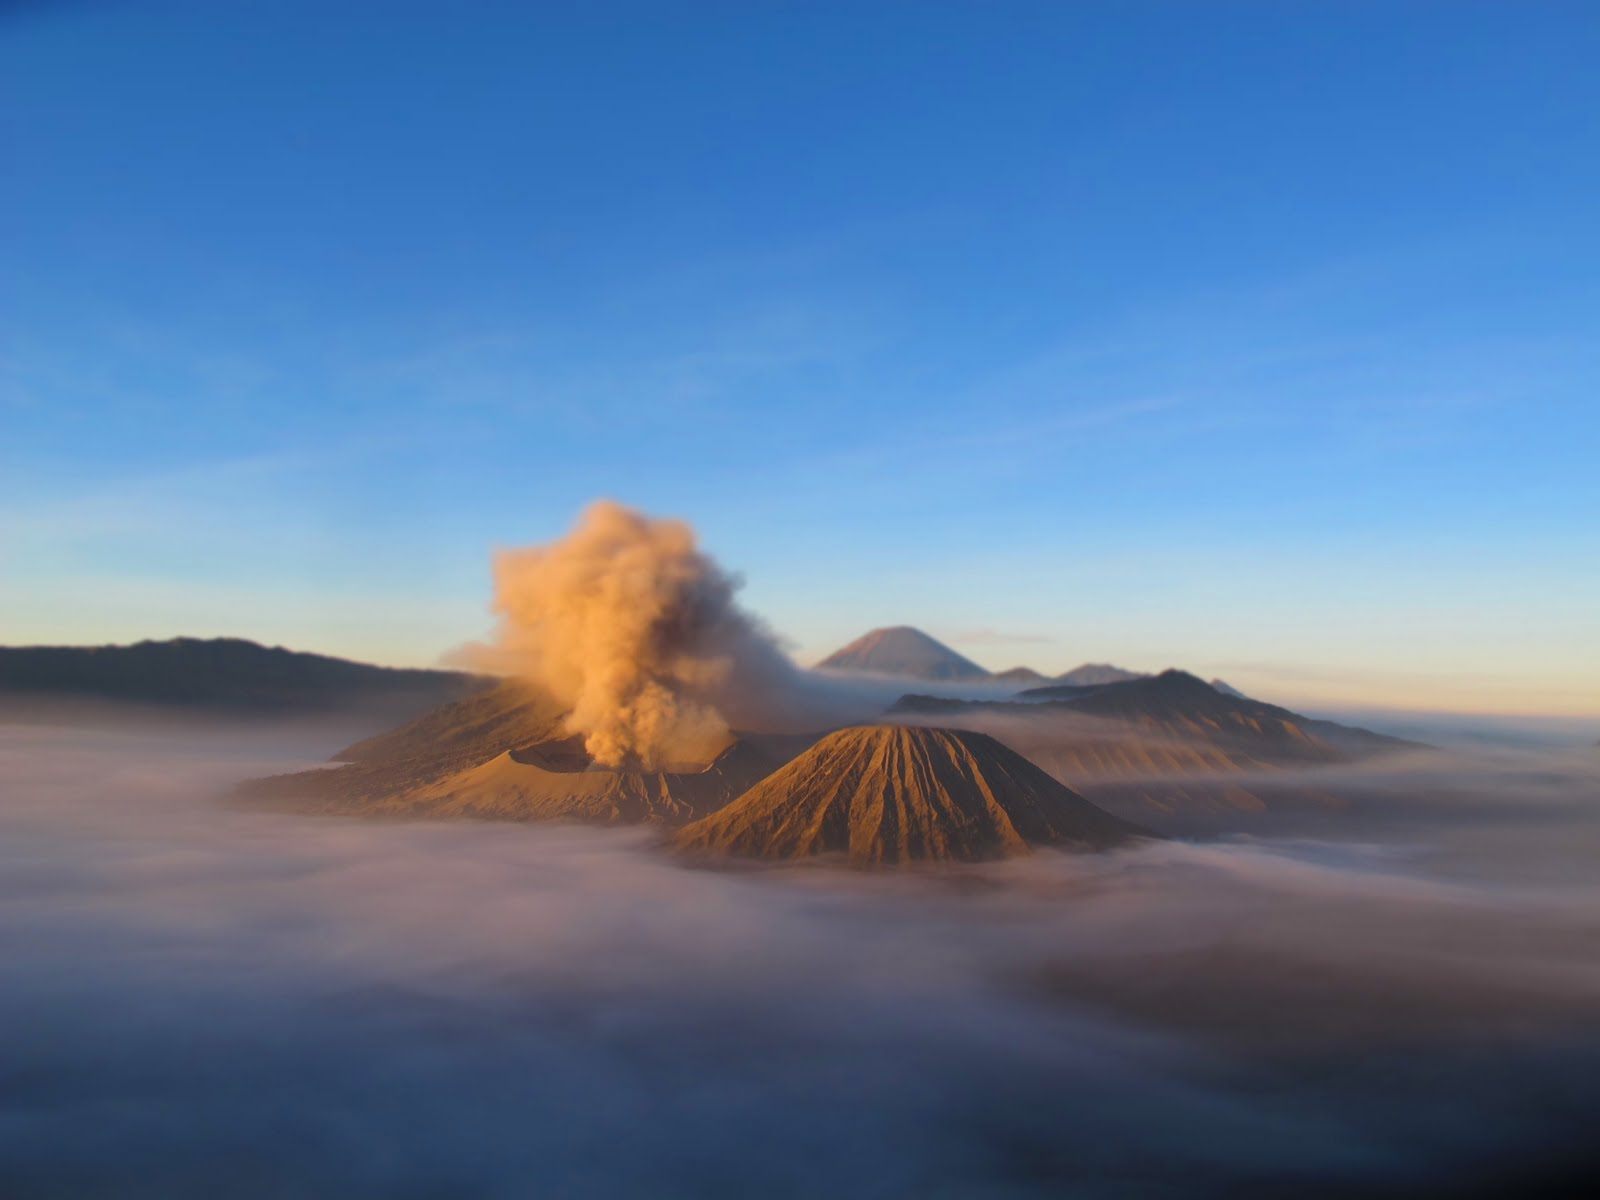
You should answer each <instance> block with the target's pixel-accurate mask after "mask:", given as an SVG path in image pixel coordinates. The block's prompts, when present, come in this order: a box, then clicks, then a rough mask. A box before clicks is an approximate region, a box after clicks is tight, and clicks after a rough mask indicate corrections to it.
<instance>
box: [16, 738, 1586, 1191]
mask: <svg viewBox="0 0 1600 1200" xmlns="http://www.w3.org/2000/svg"><path fill="white" fill-rule="evenodd" d="M343 732H344V731H326V730H324V731H317V732H312V731H302V733H300V734H297V735H295V736H294V737H292V738H291V737H289V736H288V735H287V734H285V733H284V732H283V731H277V732H275V733H273V734H272V735H270V736H254V735H250V734H247V733H245V732H242V731H229V732H220V731H216V730H212V731H209V732H207V733H205V734H203V735H188V736H184V735H180V734H178V733H176V732H173V731H170V730H163V731H159V732H151V731H144V732H141V733H138V734H116V733H110V732H105V731H94V732H89V731H82V730H77V731H67V730H61V729H52V728H47V727H42V726H33V727H27V728H22V727H0V896H3V903H0V962H3V963H4V984H3V985H0V1064H3V1066H0V1079H3V1084H0V1194H3V1195H5V1196H7V1197H19V1198H20V1197H32V1196H72V1197H83V1196H108V1197H109V1196H115V1197H118V1198H122V1197H146V1196H147V1197H162V1198H170V1197H188V1196H197V1197H198V1196H205V1197H212V1196H221V1195H226V1196H228V1197H230V1198H233V1197H237V1198H252V1197H285V1196H295V1197H298V1196H340V1197H361V1196H385V1197H388V1196H400V1197H442V1196H452V1197H455V1196H471V1197H507V1198H511V1197H525V1196H530V1195H538V1196H585V1197H590V1196H607V1195H619V1194H622V1195H647V1196H664V1195H693V1196H729V1197H743V1196H751V1195H760V1196H817V1195H832V1196H872V1197H891V1196H916V1197H938V1196H949V1197H971V1196H1032V1195H1061V1194H1071V1195H1073V1196H1139V1197H1146V1196H1190V1195H1222V1194H1227V1195H1260V1196H1279V1195H1299V1196H1304V1195H1328V1196H1349V1195H1360V1194H1381V1195H1396V1196H1399V1195H1408V1196H1409V1195H1417V1194H1428V1193H1430V1192H1433V1191H1437V1192H1439V1193H1441V1194H1459V1195H1491V1194H1506V1195H1525V1196H1526V1195H1551V1194H1561V1191H1560V1189H1561V1188H1562V1187H1571V1188H1573V1189H1577V1188H1578V1187H1580V1186H1581V1185H1582V1184H1583V1183H1584V1182H1585V1181H1586V1180H1587V1181H1588V1182H1591V1183H1592V1182H1593V1181H1594V1179H1595V1176H1594V1167H1595V1162H1594V1159H1593V1157H1592V1155H1593V1154H1594V1152H1593V1151H1592V1149H1591V1148H1590V1147H1591V1146H1592V1142H1593V1138H1592V1115H1593V1112H1594V1111H1595V1107H1596V1104H1597V1103H1600V879H1597V876H1600V872H1596V871H1594V870H1593V863H1594V862H1595V861H1596V858H1597V852H1600V819H1597V806H1596V800H1595V788H1594V783H1595V778H1596V770H1595V765H1594V764H1592V763H1590V762H1589V761H1588V760H1587V759H1582V758H1574V759H1571V760H1562V761H1561V762H1559V763H1558V762H1556V761H1555V760H1550V761H1549V763H1545V760H1535V759H1520V758H1519V759H1512V758H1509V757H1507V758H1503V759H1499V760H1493V762H1494V763H1496V764H1498V765H1494V766H1493V767H1492V769H1490V768H1480V769H1479V771H1478V775H1477V778H1475V779H1473V780H1472V782H1471V786H1470V789H1468V788H1467V785H1466V784H1465V783H1463V785H1462V786H1463V789H1464V790H1470V793H1471V796H1472V797H1473V798H1474V803H1473V804H1472V805H1471V806H1470V807H1471V808H1472V810H1473V811H1472V819H1471V820H1462V819H1458V814H1457V811H1456V806H1455V805H1454V803H1452V802H1450V801H1449V800H1448V798H1441V796H1440V795H1439V793H1438V792H1437V790H1435V792H1434V793H1433V794H1432V798H1430V799H1426V800H1424V801H1422V802H1419V803H1418V804H1417V805H1416V806H1414V808H1413V809H1412V810H1411V815H1410V819H1409V820H1408V821H1406V822H1403V823H1400V824H1399V825H1398V826H1395V825H1388V824H1385V825H1373V826H1371V827H1370V828H1368V827H1366V826H1361V825H1354V826H1348V827H1345V828H1343V829H1341V830H1338V831H1337V832H1338V833H1339V836H1338V837H1336V838H1335V837H1326V838H1319V839H1317V840H1312V839H1309V838H1306V837H1300V838H1298V839H1295V840H1288V839H1266V838H1254V839H1236V840H1231V841H1226V840H1225V841H1214V842H1209V843H1205V844H1188V843H1164V844H1156V845H1147V846H1144V847H1142V848H1139V849H1135V850H1130V851H1125V852H1119V853H1115V854H1110V855H1105V856H1098V857H1083V858H1075V857H1069V856H1064V855H1058V854H1053V853H1041V854H1038V855H1035V856H1033V857H1031V858H1028V859H1025V860H1018V861H1013V862H1009V863H1004V864H997V865H994V866H988V867H983V868H974V869H965V870H961V871H957V872H944V873H940V874H918V873H907V874H900V875H892V874H872V875H868V874H858V873H851V872H837V871H830V870H823V869H815V868H813V869H792V870H782V871H779V870H765V869H740V870H731V871H706V870H689V869H685V868H683V867H682V866H679V865H678V864H676V863H675V862H673V861H672V860H670V859H669V858H667V857H666V856H665V855H663V854H662V853H661V852H660V851H659V849H658V847H657V845H656V843H655V840H654V835H652V834H651V833H648V832H640V831H624V832H615V831H596V830H588V829H578V828H561V827H550V826H522V825H494V824H478V823H461V824H448V823H424V824H404V823H393V822H375V821H374V822H362V821H357V820H343V819H335V818H325V817H324V818H318V817H299V816H288V815H282V814H276V813H266V812H255V811H248V810H243V809H240V808H238V807H236V806H230V805H226V804H223V803H220V802H219V801H218V800H217V799H216V797H217V795H218V794H219V793H220V792H222V791H223V790H225V789H226V787H227V786H228V785H229V784H230V783H231V782H233V781H235V780H237V779H242V778H246V777H249V776H254V775H261V774H264V773H268V772H271V771H281V770H288V769H292V768H295V767H298V766H301V765H304V764H309V763H313V762H316V761H319V760H320V759H321V758H323V757H324V756H325V755H326V754H327V753H328V752H329V751H331V750H332V749H334V748H335V747H336V746H338V745H341V744H343V741H344V740H348V739H347V738H345V737H343V736H342V734H343ZM1490 761H1491V760H1480V762H1490ZM1540 764H1544V765H1540ZM1407 786H1408V783H1407V779H1406V778H1405V776H1404V774H1403V773H1401V774H1400V775H1399V776H1398V777H1397V778H1390V779H1387V780H1386V781H1385V783H1384V787H1385V789H1386V790H1387V791H1392V792H1393V793H1395V794H1398V795H1402V796H1403V795H1404V794H1405V792H1406V788H1407ZM1352 820H1353V821H1354V820H1357V817H1356V816H1353V817H1352ZM1572 1194H1580V1193H1579V1192H1578V1191H1577V1190H1573V1192H1572Z"/></svg>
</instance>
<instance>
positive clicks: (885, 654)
mask: <svg viewBox="0 0 1600 1200" xmlns="http://www.w3.org/2000/svg"><path fill="white" fill-rule="evenodd" d="M817 666H818V668H820V669H822V670H825V671H859V672H863V673H868V674H873V675H898V676H900V677H901V678H904V679H927V680H930V681H938V682H945V681H959V682H965V681H970V682H973V683H978V682H982V681H988V682H991V683H1009V684H1016V685H1037V684H1048V683H1052V682H1053V683H1059V684H1079V685H1085V686H1090V685H1095V686H1097V685H1099V684H1102V683H1122V682H1125V681H1127V680H1129V679H1143V678H1145V675H1143V674H1142V673H1141V672H1138V671H1129V670H1127V669H1126V668H1124V667H1114V666H1112V665H1111V664H1110V663H1082V664H1080V665H1079V666H1076V667H1073V668H1072V670H1070V671H1067V672H1065V673H1064V674H1061V675H1057V676H1055V677H1054V679H1052V678H1051V676H1049V675H1046V674H1045V673H1044V672H1042V671H1036V670H1034V669H1033V668H1032V667H1025V666H1017V667H1011V668H1010V669H1008V670H1005V671H989V670H987V669H986V668H984V667H981V666H979V665H978V664H977V663H975V662H973V661H972V660H971V659H970V658H968V657H966V655H964V654H960V653H958V652H957V651H955V650H952V649H951V648H950V647H949V646H947V645H945V644H944V643H943V642H941V641H940V640H939V639H938V638H936V637H933V636H931V635H929V634H926V633H923V632H922V630H920V629H917V628H914V627H913V626H910V625H889V626H885V627H884V628H882V629H873V630H871V631H869V632H867V633H864V634H862V635H861V636H860V637H858V638H857V639H856V640H855V641H853V642H851V643H850V644H849V645H847V646H841V647H840V648H839V649H838V650H835V651H834V652H833V653H832V654H830V655H828V657H827V658H825V659H823V660H822V661H821V662H819V663H818V664H817Z"/></svg>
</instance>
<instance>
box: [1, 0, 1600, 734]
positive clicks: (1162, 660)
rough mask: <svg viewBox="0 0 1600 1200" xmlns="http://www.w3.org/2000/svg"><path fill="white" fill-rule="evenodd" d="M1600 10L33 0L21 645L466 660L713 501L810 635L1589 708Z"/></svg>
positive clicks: (730, 561) (5, 450) (1436, 698)
mask: <svg viewBox="0 0 1600 1200" xmlns="http://www.w3.org/2000/svg"><path fill="white" fill-rule="evenodd" d="M1597 63H1600V7H1597V6H1596V5H1594V4H1587V3H1574V4H1554V3H1534V2H1527V3H1524V2H1518V3H1512V2H1510V0H1506V2H1504V3H1495V4H1475V3H1460V2H1450V3H1443V2H1441V3H1399V2H1395V0H1388V2H1385V3H1343V2H1340V3H1334V2H1329V3H1325V4H1310V3H1292V4H1286V3H1280V2H1276V0H1270V2H1264V3H1258V4H1239V3H1207V4H1195V3H1172V4H1154V3H1103V4H1091V3H1082V4H1069V3H1050V4H1037V5H1034V4H1005V3H1001V4H976V3H971V4H949V5H943V4H933V3H917V4H894V3H878V4H845V5H838V6H832V5H825V4H804V5H801V4H763V3H749V4H744V3H740V4H735V3H728V4H709V3H706V4H689V3H683V4H666V3H660V4H637V5H609V4H583V5H579V4H570V5H555V4H551V5H546V6H538V5H528V4H503V5H501V4H475V3H456V4H448V5H447V4H443V3H439V4H431V5H416V4H407V3H396V2H394V0H386V2H385V3H381V4H359V3H341V4H333V5H330V4H324V3H316V4H301V3H285V2H282V0H274V2H273V3H240V4H229V5H218V4H216V3H214V2H212V0H206V2H204V3H193V4H164V3H98V4H97V3H86V2H80V3H62V4H54V5H53V4H39V3H36V4H31V5H21V6H8V7H7V8H5V9H4V11H3V15H0V150H3V166H0V169H3V172H4V182H3V194H4V200H3V214H4V215H3V220H0V262H3V264H4V265H3V267H0V338H3V342H0V367H3V380H0V642H7V643H21V642H37V641H48V642H100V641H112V640H116V641H121V640H129V639H134V638H138V637H146V636H153V637H166V636H171V635H173V634H176V633H193V634H224V633H227V634H239V635H244V636H249V637H254V638H257V639H260V640H264V641H270V642H282V643H286V644H288V645H291V646H295V647H300V648H306V649H317V650H323V651H328V652H334V653H343V654H348V655H352V656H356V657H362V658H369V659H374V660H379V661H386V662H395V663H424V664H425V663H430V662H434V661H437V660H438V658H439V656H440V655H441V654H442V653H443V652H445V651H447V650H448V649H449V648H450V647H452V646H454V645H456V644H458V643H460V642H462V641H464V640H466V639H469V638H472V637H475V636H478V635H480V634H481V633H482V632H483V630H484V629H485V627H486V624H487V616H486V604H487V599H488V588H489V584H488V561H489V555H490V553H491V550H492V549H493V548H494V547H495V546H497V545H508V544H523V543H528V542H535V541H540V540H544V539H548V538H550V537H552V536H554V535H556V534H558V533H559V532H560V531H562V530H563V529H564V528H565V527H566V526H567V525H569V524H570V522H571V520H572V519H573V517H574V516H575V514H576V513H577V511H578V510H579V509H580V508H581V506H582V505H583V504H584V503H585V502H586V501H588V500H590V499H592V498H594V497H597V496H613V497H616V498H618V499H621V500H623V501H625V502H628V503H631V504H634V505H638V506H640V507H643V508H646V509H648V510H650V511H653V512H659V513H664V514H671V515H677V516H682V517H685V518H687V519H689V520H690V521H692V522H693V523H694V524H695V525H696V526H697V527H698V528H699V529H700V531H701V533H702V535H703V537H704V540H705V543H706V545H707V546H708V548H709V549H710V550H711V551H712V552H713V553H715V554H716V555H717V556H718V557H719V558H720V559H721V560H722V561H723V562H724V563H726V564H727V565H729V566H730V567H733V568H735V569H737V570H739V571H741V572H742V573H743V574H744V575H745V577H746V579H747V588H746V592H745V596H746V600H747V603H748V604H749V606H750V607H751V608H753V609H755V610H756V611H758V612H760V613H762V614H763V615H764V616H765V617H766V618H767V619H768V620H769V621H770V622H771V624H772V625H773V626H774V627H775V628H776V629H777V630H779V631H780V632H781V633H783V634H784V635H786V636H787V637H788V638H789V639H790V640H791V641H792V643H793V646H794V649H795V651H796V653H797V654H798V655H799V656H800V657H802V658H806V659H809V658H811V657H815V656H818V655H820V654H822V653H824V652H826V651H827V650H829V649H832V648H833V647H834V646H835V645H836V644H838V643H840V642H842V641H844V640H847V639H848V638H850V637H853V636H855V635H856V634H858V633H860V632H861V631H863V630H865V629H866V628H868V627H870V626H874V625H879V624H886V623H897V622H907V623H912V624H916V625H919V626H921V627H923V628H925V629H927V630H929V631H930V632H932V633H934V634H935V635H937V636H941V637H944V638H945V639H947V640H949V641H951V642H952V644H954V645H956V646H957V648H959V649H961V650H962V651H964V652H966V653H968V654H969V655H971V656H972V657H975V658H977V659H978V660H979V661H981V662H983V663H985V664H987V665H990V666H993V667H1006V666H1010V665H1012V664H1014V663H1017V662H1028V663H1032V664H1034V665H1036V666H1038V667H1040V668H1049V669H1062V668H1065V667H1067V666H1071V665H1073V664H1074V663H1077V662H1079V661H1082V660H1084V659H1090V658H1092V659H1109V660H1111V661H1114V662H1119V663H1123V664H1125V665H1128V666H1133V667H1143V668H1155V667H1161V666H1164V665H1167V664H1169V663H1179V664H1183V665H1186V666H1189V667H1191V668H1192V669H1195V670H1197V671H1201V672H1203V673H1205V674H1207V675H1211V674H1222V675H1225V676H1226V677H1227V678H1229V679H1230V680H1231V681H1233V682H1234V683H1235V684H1237V685H1238V686H1241V687H1244V688H1246V689H1247V690H1252V691H1254V692H1255V693H1257V694H1260V695H1264V696H1266V697H1268V698H1271V699H1279V700H1284V701H1291V702H1292V701H1317V702H1323V703H1334V702H1356V701H1362V702H1370V703H1375V704H1395V705H1425V706H1432V707H1443V708H1458V709H1464V710H1478V711H1508V712H1513V711H1514V712H1562V713H1569V714H1570V713H1600V393H1597V384H1600V69H1597V67H1596V64H1597Z"/></svg>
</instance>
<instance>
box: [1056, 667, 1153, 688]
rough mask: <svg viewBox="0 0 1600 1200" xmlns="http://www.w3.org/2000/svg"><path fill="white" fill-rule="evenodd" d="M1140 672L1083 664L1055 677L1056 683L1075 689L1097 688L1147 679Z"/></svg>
mask: <svg viewBox="0 0 1600 1200" xmlns="http://www.w3.org/2000/svg"><path fill="white" fill-rule="evenodd" d="M1148 678H1149V676H1148V675H1146V674H1145V673H1144V672H1142V671H1129V670H1127V669H1126V668H1125V667H1113V666H1112V665H1111V664H1110V663H1083V664H1082V665H1081V666H1076V667H1073V668H1072V670H1070V671H1063V672H1062V673H1061V674H1060V675H1057V676H1056V682H1057V683H1064V684H1068V685H1072V686H1077V687H1098V686H1099V685H1100V684H1102V683H1127V682H1128V681H1129V680H1130V679H1148Z"/></svg>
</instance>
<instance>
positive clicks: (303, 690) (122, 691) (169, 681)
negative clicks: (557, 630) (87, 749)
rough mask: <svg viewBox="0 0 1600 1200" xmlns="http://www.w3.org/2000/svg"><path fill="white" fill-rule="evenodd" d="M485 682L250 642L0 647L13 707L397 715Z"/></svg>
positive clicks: (1, 682) (0, 672) (0, 685)
mask: <svg viewBox="0 0 1600 1200" xmlns="http://www.w3.org/2000/svg"><path fill="white" fill-rule="evenodd" d="M487 684H488V681H487V680H485V679H483V678H481V677H479V676H474V675H468V674H464V673H462V672H458V671H430V670H420V669H413V668H399V667H377V666H372V665H370V664H368V663H360V662H353V661H351V660H349V659H344V658H333V657H330V656H328V655H324V654H308V653H304V652H301V651H296V650H287V649H285V648H283V647H282V646H271V647H269V646H262V645H260V644H259V643H256V642H252V641H248V640H246V639H244V638H189V637H179V638H172V639H171V640H169V641H164V642H157V641H144V642H136V643H134V644H133V645H127V646H5V647H0V702H5V703H7V704H8V705H9V706H11V707H19V706H22V705H27V704H37V703H46V702H63V701H93V702H101V703H104V702H110V703H116V704H134V705H148V706H158V707H164V708H171V709H180V710H208V711H223V712H234V713H240V714H280V715H281V714H292V713H301V712H305V713H314V712H331V711H338V710H344V709H353V708H362V707H376V708H381V709H383V710H384V711H385V712H388V713H390V714H391V715H399V714H401V713H412V712H420V711H423V710H425V709H428V708H432V707H435V706H436V705H439V704H442V703H445V702H447V701H450V700H455V699H459V698H461V697H463V696H466V695H470V694H471V693H472V692H474V691H478V690H481V689H482V688H484V687H485V686H487Z"/></svg>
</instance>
